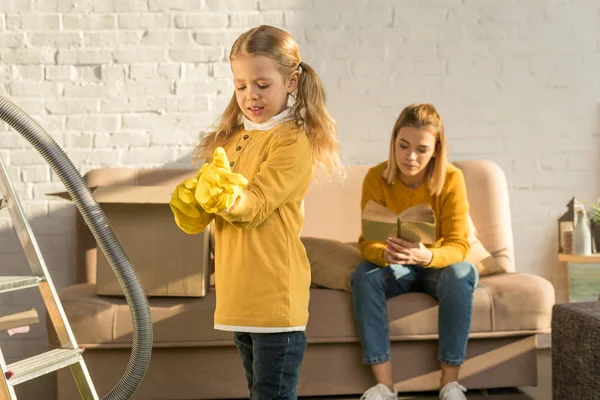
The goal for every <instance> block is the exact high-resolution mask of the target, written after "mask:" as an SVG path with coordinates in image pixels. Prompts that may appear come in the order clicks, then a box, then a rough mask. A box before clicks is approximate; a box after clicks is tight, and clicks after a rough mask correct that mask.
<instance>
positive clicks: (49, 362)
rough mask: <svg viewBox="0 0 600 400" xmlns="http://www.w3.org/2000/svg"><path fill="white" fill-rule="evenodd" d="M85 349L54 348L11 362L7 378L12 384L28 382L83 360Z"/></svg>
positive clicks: (7, 370)
mask: <svg viewBox="0 0 600 400" xmlns="http://www.w3.org/2000/svg"><path fill="white" fill-rule="evenodd" d="M83 350H84V349H54V350H50V351H47V352H45V353H42V354H38V355H37V356H33V357H30V358H26V359H24V360H21V361H17V362H15V363H12V364H9V365H7V367H6V378H7V379H8V383H9V384H10V385H11V386H16V385H18V384H20V383H23V382H27V381H29V380H31V379H34V378H37V377H39V376H42V375H46V374H49V373H50V372H54V371H56V370H58V369H61V368H64V367H68V366H69V365H73V364H76V363H78V362H79V361H81V359H82V358H83V357H82V355H81V354H82V353H83Z"/></svg>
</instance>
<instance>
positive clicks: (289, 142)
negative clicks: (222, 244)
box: [219, 133, 312, 229]
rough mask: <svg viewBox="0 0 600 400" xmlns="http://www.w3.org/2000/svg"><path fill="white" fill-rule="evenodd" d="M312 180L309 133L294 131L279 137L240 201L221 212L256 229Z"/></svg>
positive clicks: (241, 226) (304, 188)
mask: <svg viewBox="0 0 600 400" xmlns="http://www.w3.org/2000/svg"><path fill="white" fill-rule="evenodd" d="M286 136H287V135H286ZM311 179H312V153H311V148H310V142H309V140H308V138H307V137H306V135H304V134H300V135H297V134H296V133H293V134H291V135H289V136H287V137H283V138H281V139H276V140H274V143H273V144H272V145H271V147H270V149H269V154H268V156H267V159H266V160H265V161H264V162H263V164H262V165H261V167H260V171H259V172H258V173H257V174H256V175H254V177H253V178H252V180H251V181H250V182H249V183H248V185H247V186H246V187H245V188H244V189H243V190H242V191H241V193H240V197H239V198H238V201H237V202H236V203H235V204H234V205H233V206H232V207H231V209H230V210H229V212H226V213H223V214H219V215H221V216H222V217H223V219H225V220H226V221H228V222H230V223H231V224H232V225H234V226H236V227H238V228H248V229H250V228H255V227H257V226H259V225H260V224H262V223H263V222H264V221H265V220H266V219H267V218H268V217H269V216H270V215H271V213H272V212H273V211H274V210H276V209H277V208H279V207H281V206H282V205H284V204H285V203H287V202H288V201H290V200H292V199H294V198H297V197H302V196H304V193H306V190H307V189H308V185H309V184H310V181H311Z"/></svg>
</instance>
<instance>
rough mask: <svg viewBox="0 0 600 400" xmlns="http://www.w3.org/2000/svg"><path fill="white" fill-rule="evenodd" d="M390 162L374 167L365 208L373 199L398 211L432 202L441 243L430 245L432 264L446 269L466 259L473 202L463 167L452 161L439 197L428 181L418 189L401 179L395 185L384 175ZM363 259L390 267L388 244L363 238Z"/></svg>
mask: <svg viewBox="0 0 600 400" xmlns="http://www.w3.org/2000/svg"><path fill="white" fill-rule="evenodd" d="M386 165H387V162H383V163H381V164H378V165H376V166H374V167H373V168H371V169H370V170H369V171H368V172H367V175H366V177H365V179H364V182H363V191H362V200H361V210H362V209H364V207H365V205H366V204H367V202H368V201H369V200H373V201H375V202H377V203H379V204H381V205H383V206H385V207H387V208H389V209H390V210H393V211H394V212H396V213H397V214H400V213H401V212H402V211H404V210H405V209H407V208H408V207H412V206H416V205H418V204H422V203H428V204H430V205H431V207H432V208H433V211H434V213H435V218H436V222H437V225H436V237H437V238H438V240H437V242H436V243H435V244H433V245H428V246H427V247H428V248H429V249H430V250H431V251H432V253H433V258H432V259H431V262H430V263H429V265H428V267H431V268H444V267H446V266H448V265H450V264H454V263H456V262H460V261H464V260H465V259H466V258H467V257H468V255H469V251H470V245H469V222H468V215H469V202H468V200H467V189H466V185H465V179H464V176H463V173H462V171H461V170H459V169H458V168H456V167H455V166H454V165H452V164H450V163H448V165H447V172H446V180H445V182H444V187H443V189H442V192H441V193H440V195H439V196H432V195H431V194H430V193H429V188H428V187H427V184H426V183H423V184H422V185H421V186H419V187H418V188H416V189H410V188H408V187H407V186H406V185H405V184H404V183H403V182H402V181H400V180H398V181H396V182H395V183H394V184H393V185H390V184H388V183H387V181H386V180H385V179H384V178H383V177H382V173H383V171H384V170H385V167H386ZM359 244H360V250H361V253H362V255H363V258H364V259H365V260H367V261H370V262H372V263H374V264H377V265H380V266H386V265H387V264H386V263H385V262H384V261H383V251H384V250H385V248H386V245H385V243H382V242H374V241H369V240H365V239H364V237H363V236H362V234H361V236H360V238H359Z"/></svg>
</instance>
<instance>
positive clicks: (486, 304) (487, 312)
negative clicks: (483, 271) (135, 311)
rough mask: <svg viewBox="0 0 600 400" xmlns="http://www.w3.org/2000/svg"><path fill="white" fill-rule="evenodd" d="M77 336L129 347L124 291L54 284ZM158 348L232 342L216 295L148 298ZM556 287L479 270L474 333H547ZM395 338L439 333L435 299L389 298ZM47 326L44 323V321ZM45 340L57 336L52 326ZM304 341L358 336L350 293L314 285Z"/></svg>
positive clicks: (94, 343) (83, 341) (85, 341)
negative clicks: (115, 293) (217, 325)
mask: <svg viewBox="0 0 600 400" xmlns="http://www.w3.org/2000/svg"><path fill="white" fill-rule="evenodd" d="M59 296H60V298H61V301H62V303H63V308H64V310H65V313H66V315H67V317H68V319H69V322H70V324H71V326H72V328H73V332H74V334H75V337H76V338H77V341H78V343H79V344H80V345H81V346H84V347H90V348H91V347H106V348H115V347H116V348H118V347H130V345H131V340H132V328H131V326H132V325H131V316H130V312H129V308H128V307H127V304H126V302H125V299H123V298H122V297H108V296H96V294H95V288H94V285H93V284H80V285H74V286H70V287H67V288H64V289H61V290H60V291H59ZM149 302H150V310H151V313H152V320H153V322H154V346H155V347H189V346H192V347H193V346H215V345H217V346H218V345H232V344H233V342H232V335H231V333H229V332H222V331H217V330H214V329H213V314H214V308H215V296H214V292H213V291H211V292H209V294H208V295H207V296H206V297H204V298H150V299H149ZM553 304H554V290H553V288H552V285H551V284H550V282H548V281H547V280H546V279H544V278H541V277H538V276H535V275H529V274H522V273H509V274H498V275H492V276H487V277H483V278H481V279H480V284H479V286H478V287H477V289H476V290H475V293H474V302H473V321H472V324H471V336H472V337H495V336H511V335H523V334H529V333H539V332H548V331H549V329H550V320H551V314H552V305H553ZM387 307H388V317H389V321H390V337H391V339H392V340H414V339H435V338H437V312H438V305H437V301H435V300H434V299H433V298H432V297H430V296H428V295H426V294H423V293H409V294H405V295H402V296H398V297H394V298H392V299H389V300H388V302H387ZM47 326H48V327H49V325H47ZM48 333H49V338H50V342H51V344H53V345H57V344H58V341H57V339H56V336H55V334H54V332H53V331H52V329H51V328H49V329H48ZM307 336H308V340H309V342H311V343H316V342H340V341H357V340H358V337H357V335H356V330H355V325H354V316H353V313H352V301H351V294H349V293H347V292H345V291H340V290H328V289H311V302H310V318H309V322H308V327H307Z"/></svg>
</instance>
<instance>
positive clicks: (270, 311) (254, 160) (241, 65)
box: [171, 25, 342, 400]
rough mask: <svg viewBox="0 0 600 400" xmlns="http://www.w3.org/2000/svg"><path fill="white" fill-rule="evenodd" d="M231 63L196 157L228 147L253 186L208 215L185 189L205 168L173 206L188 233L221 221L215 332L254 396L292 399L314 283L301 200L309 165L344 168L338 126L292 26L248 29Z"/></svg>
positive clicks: (233, 163)
mask: <svg viewBox="0 0 600 400" xmlns="http://www.w3.org/2000/svg"><path fill="white" fill-rule="evenodd" d="M230 60H231V63H230V65H231V70H232V72H233V82H234V85H235V93H234V95H233V97H232V99H231V101H230V103H229V105H228V106H227V108H226V109H225V112H224V113H223V115H222V117H221V119H220V122H219V124H218V126H217V127H216V129H215V130H214V131H212V132H209V133H208V135H207V136H206V137H205V138H204V140H203V141H202V142H201V144H200V146H199V147H198V148H197V149H196V155H197V157H198V158H208V159H210V157H211V155H212V154H213V152H215V154H216V153H217V152H216V151H215V150H217V151H220V150H222V149H224V150H225V153H226V159H227V160H228V161H230V163H229V167H230V170H231V172H228V171H226V169H225V168H221V169H220V170H221V171H222V172H223V174H225V175H229V174H231V173H234V174H240V175H242V176H243V177H244V178H246V179H247V180H248V183H247V185H246V186H245V187H243V188H242V189H241V190H239V196H238V197H237V199H236V200H235V202H234V204H233V205H231V206H230V207H229V209H225V210H219V212H216V213H214V214H209V213H207V212H206V211H205V210H204V209H203V208H202V207H200V206H199V205H198V204H197V203H196V202H194V201H191V198H193V196H192V197H191V198H190V196H189V195H190V192H193V191H194V190H195V186H194V185H196V184H197V186H198V187H200V181H201V180H202V178H203V177H202V175H203V174H202V171H201V173H200V174H199V176H198V177H197V180H196V178H194V179H192V180H188V181H186V182H183V183H182V184H181V185H180V186H179V187H178V190H176V193H175V194H174V196H173V201H172V203H171V206H172V209H173V212H174V214H175V219H176V222H177V223H178V225H179V226H180V227H181V229H183V230H184V231H186V232H188V233H197V232H201V231H202V230H203V229H204V228H205V227H206V226H207V225H208V224H209V223H210V222H211V221H212V220H213V219H214V220H215V242H216V248H215V286H216V297H217V305H216V310H215V316H214V318H215V329H220V330H226V331H232V332H234V340H235V344H236V346H237V348H238V350H239V352H240V354H241V358H242V361H243V365H244V368H245V370H246V378H247V380H248V388H249V390H250V396H251V399H253V400H263V399H264V400H267V399H268V400H273V399H286V400H287V399H296V398H297V393H296V386H297V384H298V381H299V370H300V364H301V362H302V359H303V356H304V350H305V348H306V336H305V334H304V330H305V327H306V324H307V320H308V303H309V290H310V267H309V263H308V259H307V256H306V252H305V250H304V246H303V245H302V242H301V241H300V231H301V229H302V225H303V221H304V215H303V198H304V196H305V193H306V191H307V188H308V185H309V183H310V181H311V179H312V176H313V166H320V167H324V168H325V169H326V170H328V171H329V172H331V171H333V170H337V171H341V170H342V167H341V163H340V160H339V156H338V143H337V139H336V125H335V122H334V121H333V119H332V118H331V117H330V116H329V114H328V112H327V110H326V108H325V92H324V88H323V86H322V84H321V81H320V79H319V78H318V76H317V74H316V72H315V71H314V70H313V69H312V68H311V67H310V66H309V65H308V64H306V63H305V62H303V61H301V59H300V54H299V50H298V45H297V43H296V42H295V41H294V39H293V38H292V37H291V36H290V35H289V34H288V33H286V32H284V31H282V30H280V29H277V28H274V27H271V26H264V25H263V26H259V27H257V28H254V29H251V30H249V31H247V32H245V33H243V34H242V35H241V36H240V37H239V38H238V39H237V40H236V41H235V43H234V44H233V47H232V49H231V53H230ZM290 96H292V98H293V106H291V107H288V98H289V97H290ZM221 148H222V149H221ZM179 194H182V195H179ZM197 198H198V196H196V199H197Z"/></svg>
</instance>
